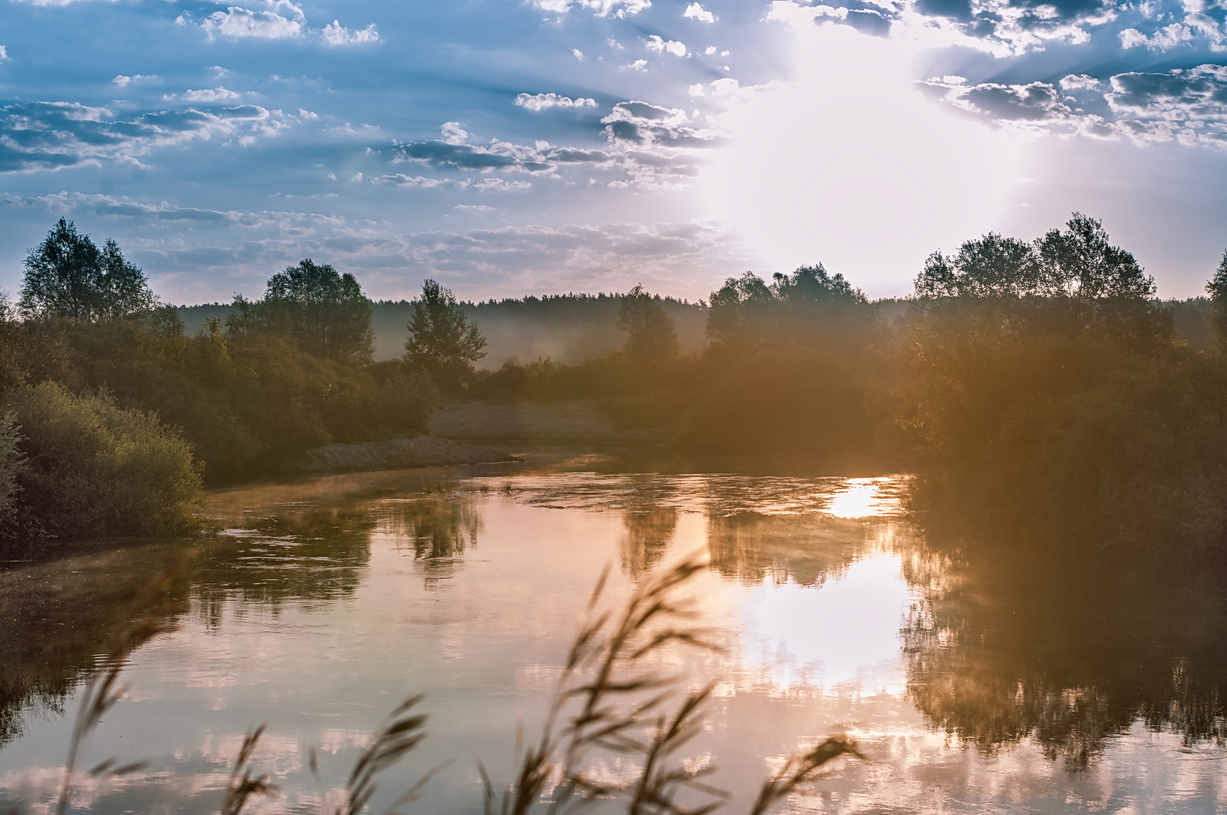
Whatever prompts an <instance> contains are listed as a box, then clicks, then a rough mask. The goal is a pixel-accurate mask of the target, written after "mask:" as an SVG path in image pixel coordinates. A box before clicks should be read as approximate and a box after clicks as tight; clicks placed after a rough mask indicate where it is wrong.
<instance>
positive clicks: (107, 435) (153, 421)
mask: <svg viewBox="0 0 1227 815" xmlns="http://www.w3.org/2000/svg"><path fill="white" fill-rule="evenodd" d="M6 408H7V409H8V410H11V411H12V412H13V414H14V415H15V417H16V422H17V425H18V427H19V432H20V434H21V439H20V441H19V442H18V444H17V448H18V451H19V453H20V454H21V455H22V456H23V457H24V458H25V462H26V463H25V466H24V467H23V468H22V469H21V470H20V472H19V473H18V476H17V484H18V487H19V488H20V492H19V493H18V494H17V500H16V519H15V525H12V526H10V530H9V535H10V536H12V535H15V534H36V535H47V536H54V537H63V538H81V537H110V536H129V535H131V536H138V535H173V534H181V533H184V532H188V531H191V530H193V529H195V528H197V526H198V521H197V519H196V517H195V514H194V512H193V510H194V509H195V507H196V505H197V504H198V503H199V501H200V498H201V478H200V471H199V468H198V467H197V465H196V464H195V463H194V462H193V461H192V448H191V445H189V444H188V443H187V442H185V441H184V440H183V439H181V438H180V437H179V436H178V434H176V433H175V432H174V431H172V430H170V429H169V428H166V427H164V426H163V425H161V424H160V423H159V422H158V420H157V417H156V416H154V415H152V414H148V413H142V412H140V411H136V410H125V409H123V408H120V407H118V406H117V405H116V404H115V403H114V401H113V400H112V399H111V398H109V397H107V396H77V395H74V394H72V393H70V392H69V391H68V390H66V389H65V388H64V387H63V386H61V385H57V384H53V383H43V384H40V385H34V386H25V387H22V388H18V389H17V390H15V391H14V392H12V393H11V394H10V395H9V398H8V400H7V405H6Z"/></svg>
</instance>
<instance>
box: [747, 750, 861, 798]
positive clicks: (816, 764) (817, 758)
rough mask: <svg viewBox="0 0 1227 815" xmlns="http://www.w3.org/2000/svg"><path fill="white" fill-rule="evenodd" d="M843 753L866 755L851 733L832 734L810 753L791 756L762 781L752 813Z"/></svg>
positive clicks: (792, 790) (798, 784) (783, 795)
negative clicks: (862, 752)
mask: <svg viewBox="0 0 1227 815" xmlns="http://www.w3.org/2000/svg"><path fill="white" fill-rule="evenodd" d="M843 755H850V756H856V757H857V758H862V759H863V758H864V757H865V756H864V755H862V754H861V751H860V749H859V748H858V747H857V744H856V742H855V741H854V740H853V739H851V738H850V737H848V736H832V737H831V738H829V739H827V740H826V741H824V742H822V743H821V744H819V745H818V746H817V747H815V748H814V749H813V750H810V751H809V752H808V753H797V754H795V755H791V756H789V757H788V760H787V761H785V762H784V766H783V767H781V768H780V769H779V772H777V773H776V774H775V775H773V776H772V777H771V778H769V779H767V781H765V782H764V783H763V786H762V788H761V789H760V790H759V793H758V799H757V800H756V801H755V802H754V806H753V807H752V808H751V809H750V815H763V813H765V812H767V810H769V809H771V807H773V806H775V805H776V804H778V803H780V802H781V801H783V800H784V799H785V798H787V797H788V796H789V795H791V794H792V793H793V792H794V791H795V790H796V789H797V788H798V787H800V786H801V785H802V784H804V783H806V782H807V781H810V780H812V779H813V778H814V776H815V775H816V774H817V773H818V771H819V770H820V769H821V768H822V767H823V765H825V764H826V763H827V762H830V761H832V760H834V759H837V758H839V757H840V756H843Z"/></svg>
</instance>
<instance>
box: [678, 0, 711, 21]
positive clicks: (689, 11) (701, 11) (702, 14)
mask: <svg viewBox="0 0 1227 815" xmlns="http://www.w3.org/2000/svg"><path fill="white" fill-rule="evenodd" d="M682 16H683V17H689V18H691V19H694V20H698V21H699V22H701V23H714V22H716V15H714V14H712V13H711V12H710V11H708V10H707V9H705V8H703V6H701V5H700V4H698V3H691V4H690V5H688V6H686V10H685V11H684V12H682Z"/></svg>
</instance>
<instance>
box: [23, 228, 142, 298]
mask: <svg viewBox="0 0 1227 815" xmlns="http://www.w3.org/2000/svg"><path fill="white" fill-rule="evenodd" d="M25 268H26V273H25V278H24V279H23V280H22V284H21V300H20V302H19V304H18V305H19V308H20V309H21V311H22V312H23V313H24V314H26V315H27V316H29V317H66V318H69V319H73V320H81V321H84V322H98V321H99V320H106V319H115V318H119V317H131V316H134V315H137V314H142V313H144V312H147V311H149V310H150V309H151V308H153V307H154V306H155V305H156V303H157V299H156V298H155V297H154V296H153V292H151V291H150V290H149V284H148V282H147V281H146V279H145V274H144V272H142V271H141V270H140V269H138V268H137V267H136V266H134V265H132V264H131V263H129V262H128V261H127V260H126V259H125V258H124V255H123V252H121V251H120V249H119V246H118V245H117V244H116V243H115V241H113V240H108V241H107V242H106V244H105V245H104V246H103V248H102V249H99V248H98V247H97V246H96V245H95V244H94V242H93V240H91V239H90V236H89V235H82V234H80V233H79V232H77V228H76V226H75V225H74V224H73V222H72V221H66V220H64V219H63V218H61V219H60V220H59V222H58V223H57V224H56V225H55V227H54V228H52V230H51V231H50V232H48V233H47V237H46V238H45V239H44V240H43V242H42V243H41V244H39V245H38V248H36V249H31V250H30V254H29V255H27V256H26V259H25Z"/></svg>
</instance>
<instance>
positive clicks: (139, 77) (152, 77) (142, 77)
mask: <svg viewBox="0 0 1227 815" xmlns="http://www.w3.org/2000/svg"><path fill="white" fill-rule="evenodd" d="M157 79H158V75H157V74H133V75H132V76H125V75H124V74H120V75H119V76H117V77H115V78H114V79H112V80H111V81H112V82H114V83H115V84H116V85H118V86H119V87H121V88H126V87H128V86H129V85H131V84H132V83H133V82H153V81H156V80H157Z"/></svg>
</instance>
